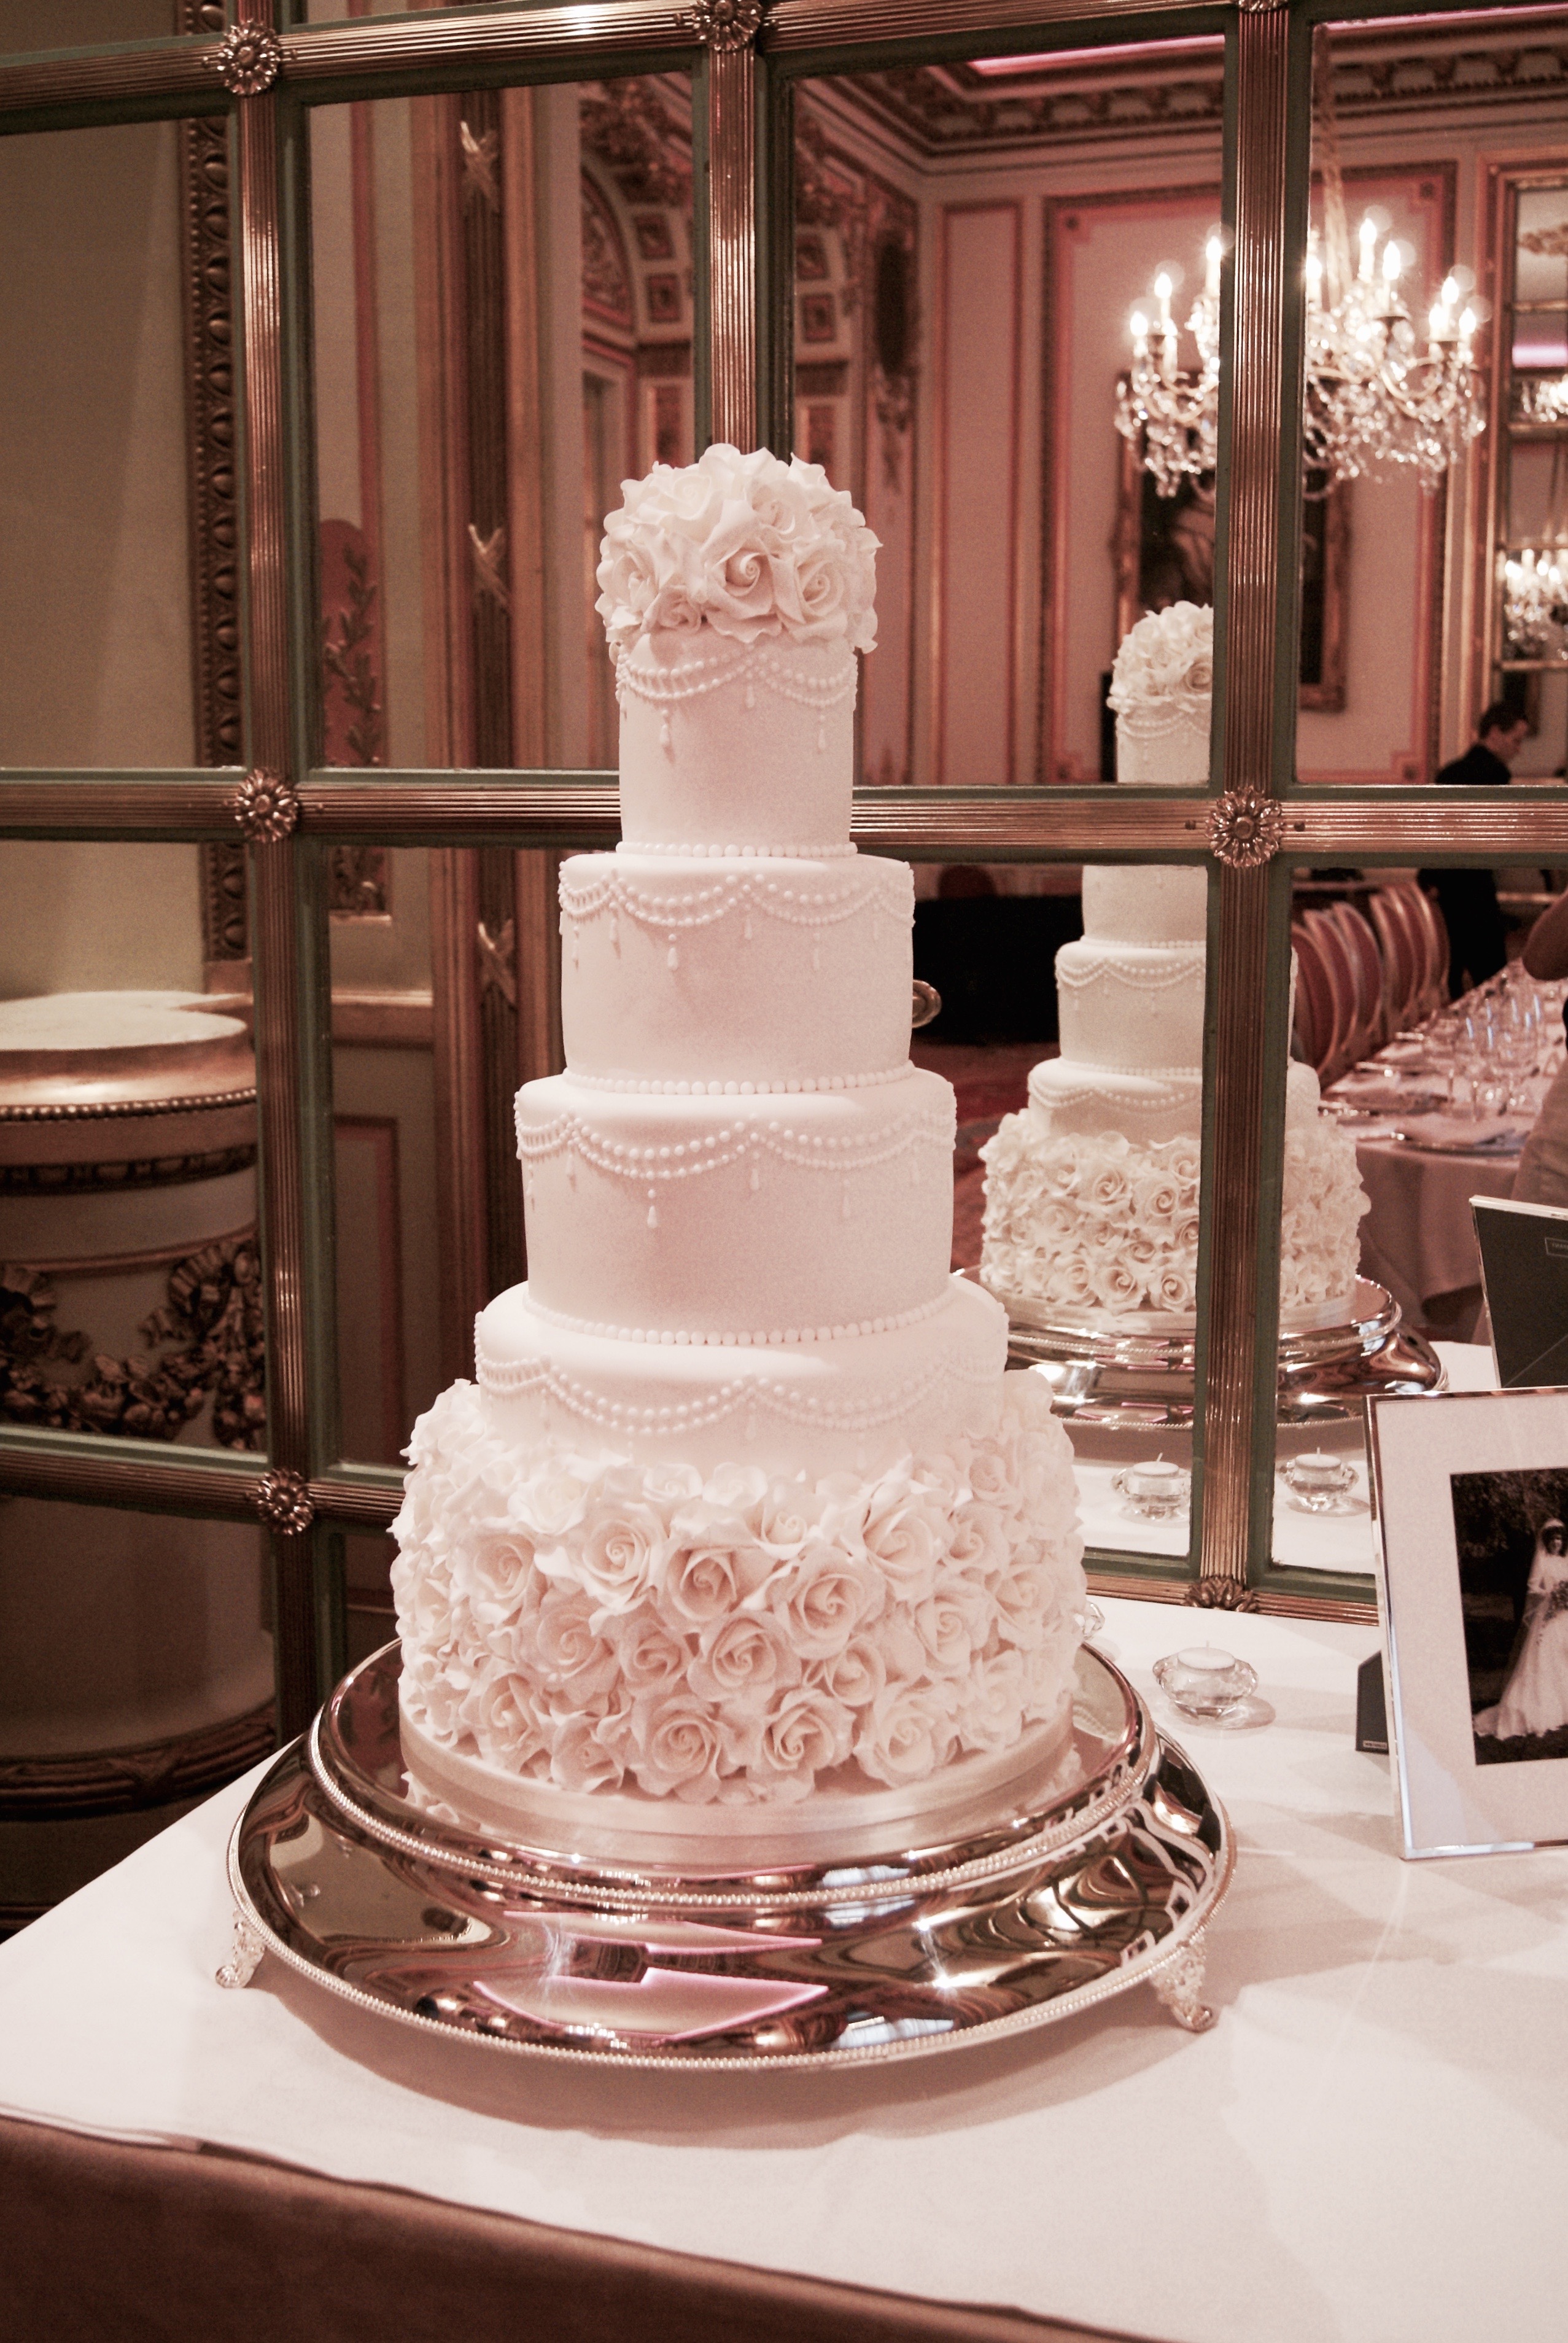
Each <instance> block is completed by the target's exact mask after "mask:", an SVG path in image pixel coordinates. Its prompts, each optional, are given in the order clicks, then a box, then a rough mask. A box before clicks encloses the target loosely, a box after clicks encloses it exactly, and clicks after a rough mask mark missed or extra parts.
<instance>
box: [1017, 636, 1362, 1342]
mask: <svg viewBox="0 0 1568 2343" xmlns="http://www.w3.org/2000/svg"><path fill="white" fill-rule="evenodd" d="M1212 659H1213V613H1212V611H1211V610H1209V609H1198V608H1194V607H1193V605H1192V604H1191V603H1190V602H1178V603H1177V604H1176V605H1175V607H1174V608H1172V609H1169V610H1162V611H1161V612H1160V614H1159V615H1158V617H1151V618H1141V619H1140V620H1139V622H1138V624H1137V626H1136V627H1134V628H1133V629H1132V631H1131V634H1130V635H1128V636H1127V638H1126V639H1125V640H1124V641H1123V643H1122V645H1121V649H1120V651H1119V652H1118V653H1117V658H1116V668H1115V672H1114V675H1113V678H1112V681H1111V705H1112V707H1113V708H1114V709H1115V710H1116V739H1117V774H1118V778H1119V779H1121V780H1123V781H1135V782H1140V783H1142V784H1145V785H1149V784H1163V785H1166V786H1169V787H1172V788H1174V787H1179V786H1181V785H1183V784H1186V785H1188V786H1191V785H1193V784H1196V783H1201V782H1202V781H1203V780H1205V779H1207V777H1208V770H1209V710H1210V696H1211V687H1212V675H1213V665H1212ZM1207 912H1208V885H1207V880H1206V879H1205V876H1204V873H1203V872H1202V871H1201V870H1187V869H1176V868H1168V867H1163V866H1161V867H1156V868H1150V867H1147V866H1143V867H1141V866H1136V865H1131V864H1127V865H1122V866H1121V867H1117V868H1096V867H1091V868H1089V869H1086V870H1085V871H1084V874H1083V927H1084V933H1083V937H1082V940H1081V941H1080V942H1078V943H1070V944H1064V945H1063V947H1062V949H1061V950H1060V952H1059V953H1058V955H1057V961H1056V981H1057V994H1058V1000H1059V1002H1060V1032H1061V1055H1060V1057H1059V1058H1050V1059H1047V1060H1046V1061H1044V1063H1043V1064H1040V1065H1038V1066H1036V1067H1035V1069H1034V1071H1032V1073H1031V1074H1030V1078H1029V1104H1028V1106H1027V1107H1026V1108H1025V1109H1024V1111H1023V1112H1022V1113H1021V1114H1010V1115H1008V1116H1006V1117H1005V1118H1004V1120H1003V1121H1002V1123H1001V1126H1000V1130H999V1131H998V1132H997V1134H996V1136H995V1138H994V1139H992V1140H991V1141H990V1142H989V1143H988V1145H987V1146H986V1147H985V1148H984V1149H983V1150H982V1153H983V1155H984V1157H985V1161H986V1211H985V1239H984V1246H983V1250H982V1252H981V1256H980V1273H981V1275H982V1277H983V1278H984V1279H985V1282H986V1283H987V1284H988V1285H989V1286H990V1287H991V1289H992V1290H993V1291H994V1292H999V1293H1003V1294H1007V1295H1010V1296H1012V1297H1015V1298H1016V1299H1017V1300H1018V1301H1020V1302H1024V1303H1026V1304H1028V1305H1030V1306H1032V1307H1033V1308H1035V1309H1037V1310H1041V1311H1046V1312H1049V1314H1050V1317H1051V1319H1052V1320H1053V1321H1054V1322H1058V1323H1061V1324H1065V1325H1069V1326H1072V1325H1084V1326H1089V1327H1099V1328H1109V1327H1110V1326H1111V1325H1112V1324H1114V1323H1121V1324H1126V1325H1131V1326H1133V1327H1137V1326H1140V1325H1141V1326H1144V1327H1147V1328H1149V1329H1150V1330H1151V1331H1153V1330H1154V1326H1155V1322H1156V1321H1158V1322H1161V1324H1160V1331H1161V1332H1164V1331H1171V1332H1176V1331H1178V1330H1179V1329H1180V1328H1181V1326H1182V1325H1183V1324H1184V1325H1185V1326H1189V1327H1190V1326H1191V1321H1192V1311H1193V1305H1194V1300H1195V1287H1196V1280H1197V1267H1198V1211H1199V1132H1200V1124H1201V1116H1202V1095H1203V981H1204V935H1205V928H1206V923H1207ZM1366 1208H1367V1207H1366V1197H1365V1194H1364V1192H1363V1191H1362V1185H1361V1182H1360V1180H1359V1178H1358V1177H1357V1173H1356V1166H1355V1150H1354V1148H1353V1146H1352V1143H1351V1141H1350V1140H1349V1138H1348V1136H1347V1135H1346V1134H1345V1133H1344V1132H1343V1131H1340V1130H1339V1129H1338V1128H1337V1127H1336V1126H1335V1125H1334V1124H1333V1123H1332V1122H1331V1121H1329V1120H1328V1119H1327V1118H1326V1117H1323V1116H1320V1114H1319V1112H1318V1083H1317V1077H1316V1075H1315V1074H1314V1073H1313V1072H1312V1069H1311V1067H1310V1066H1300V1065H1292V1067H1291V1069H1290V1071H1289V1077H1288V1081H1287V1087H1286V1094H1285V1172H1284V1212H1283V1219H1282V1229H1281V1270H1280V1304H1281V1310H1282V1313H1283V1314H1284V1316H1285V1320H1286V1322H1287V1324H1292V1325H1296V1326H1300V1325H1302V1324H1306V1323H1313V1324H1328V1323H1340V1322H1343V1321H1344V1320H1346V1319H1347V1318H1348V1317H1349V1315H1350V1303H1351V1299H1352V1293H1353V1290H1354V1286H1355V1279H1356V1262H1357V1252H1358V1241H1357V1224H1358V1222H1359V1221H1360V1218H1361V1215H1362V1212H1365V1210H1366Z"/></svg>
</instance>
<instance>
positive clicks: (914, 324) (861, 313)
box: [794, 40, 1223, 788]
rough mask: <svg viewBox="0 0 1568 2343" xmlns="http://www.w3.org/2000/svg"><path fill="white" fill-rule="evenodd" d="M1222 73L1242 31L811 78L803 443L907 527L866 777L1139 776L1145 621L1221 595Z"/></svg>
mask: <svg viewBox="0 0 1568 2343" xmlns="http://www.w3.org/2000/svg"><path fill="white" fill-rule="evenodd" d="M1222 85H1223V58H1222V53H1221V43H1220V42H1219V41H1217V40H1186V41H1176V42H1165V43H1159V44H1155V43H1151V44H1149V45H1141V46H1137V47H1118V48H1115V49H1109V50H1106V51H1103V52H1100V51H1080V52H1076V53H1075V52H1072V51H1070V50H1064V51H1061V52H1060V53H1056V54H1050V55H1036V56H1023V57H1007V58H998V57H987V56H985V55H980V56H976V57H973V58H970V59H968V60H965V61H962V62H960V63H955V64H951V65H929V66H918V67H912V68H909V69H900V70H898V71H896V72H887V73H881V74H866V75H837V76H834V77H832V78H830V79H821V80H811V81H808V82H805V83H803V84H802V85H801V88H800V93H799V99H798V102H797V108H796V127H795V141H796V143H795V283H794V360H795V377H794V387H795V410H794V434H795V446H796V448H797V451H798V452H799V453H800V454H802V455H805V456H808V457H809V458H811V459H812V460H813V461H816V462H819V463H821V464H822V465H824V466H825V467H826V468H827V470H828V472H829V477H830V478H832V479H833V481H834V482H835V484H836V485H838V486H839V487H842V488H849V490H850V491H851V492H852V494H853V495H854V497H855V498H856V501H857V502H858V503H859V504H860V505H861V506H862V508H863V509H864V510H865V512H866V514H867V517H868V518H869V521H870V523H871V526H872V527H873V528H875V530H876V532H877V534H878V536H879V538H881V540H882V552H881V554H880V556H879V561H878V615H879V633H878V648H877V650H876V653H875V655H874V656H873V657H871V658H870V659H868V660H867V661H866V663H865V672H864V682H863V692H862V715H861V723H860V762H861V775H862V779H863V780H864V781H865V782H866V783H868V784H874V783H888V784H895V785H897V784H904V785H908V784H911V783H913V784H916V785H919V784H921V783H933V784H940V785H944V786H948V787H955V786H957V787H986V788H994V787H997V786H999V785H1005V784H1008V783H1024V784H1030V785H1033V784H1038V783H1040V782H1051V781H1070V782H1083V781H1098V780H1106V781H1110V780H1112V779H1115V778H1116V776H1117V771H1118V766H1117V761H1116V729H1115V721H1114V710H1113V709H1112V708H1111V705H1110V703H1109V698H1108V694H1109V690H1110V684H1111V667H1112V663H1113V661H1114V659H1115V656H1116V651H1117V648H1118V646H1119V644H1120V643H1121V640H1122V639H1123V638H1124V637H1125V636H1126V635H1127V634H1128V633H1130V631H1131V628H1132V627H1133V626H1134V625H1135V624H1136V622H1137V621H1138V620H1139V618H1141V617H1143V616H1144V615H1145V614H1146V613H1149V612H1158V611H1161V610H1163V609H1165V608H1169V607H1170V606H1171V605H1172V604H1174V603H1177V602H1180V601H1187V602H1190V603H1191V604H1193V605H1194V606H1207V605H1209V604H1210V603H1211V601H1212V598H1213V568H1214V515H1215V496H1216V483H1215V471H1214V466H1215V435H1216V425H1217V417H1218V400H1219V351H1218V314H1219V292H1220V283H1221V267H1222V264H1223V237H1222V235H1221V229H1220V204H1221V151H1220V127H1221V107H1222V96H1223V86H1222ZM1122 777H1123V778H1124V779H1125V778H1129V775H1128V774H1127V773H1126V772H1125V771H1124V772H1123V776H1122ZM1145 777H1146V778H1152V779H1156V780H1158V779H1167V778H1168V779H1175V778H1187V779H1190V778H1191V776H1190V775H1183V776H1180V777H1178V776H1176V775H1174V774H1166V773H1154V774H1152V775H1151V776H1145Z"/></svg>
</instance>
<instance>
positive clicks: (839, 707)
mask: <svg viewBox="0 0 1568 2343" xmlns="http://www.w3.org/2000/svg"><path fill="white" fill-rule="evenodd" d="M856 677H857V671H856V666H855V655H854V653H853V651H851V650H850V649H849V645H848V643H847V642H846V641H845V640H843V639H842V638H840V639H839V640H838V641H835V642H825V643H797V642H791V641H790V640H789V639H787V638H784V639H780V638H767V637H764V638H761V639H759V640H757V641H755V642H752V643H749V644H748V643H743V642H737V641H736V640H735V639H733V638H732V637H729V636H726V635H718V634H715V633H713V632H712V631H711V630H710V629H709V628H702V629H701V631H700V632H699V633H696V634H668V633H658V634H653V635H646V636H643V637H641V638H639V639H638V641H637V642H636V643H635V644H634V645H633V647H632V648H631V649H628V650H627V651H624V652H623V653H622V655H621V658H620V660H619V663H618V669H617V676H616V688H617V694H618V699H619V701H620V827H621V837H622V840H623V841H624V842H625V844H626V845H627V846H628V847H629V848H633V849H642V850H648V849H652V850H664V851H666V852H668V853H676V854H691V853H693V852H696V853H699V854H709V855H711V854H714V853H720V854H750V855H770V856H797V855H805V856H809V857H810V858H811V859H813V860H821V859H823V858H824V857H825V856H832V855H835V854H838V855H848V854H849V853H850V852H851V851H852V850H851V848H850V845H849V816H850V802H851V794H852V790H853V785H854V763H855V685H856Z"/></svg>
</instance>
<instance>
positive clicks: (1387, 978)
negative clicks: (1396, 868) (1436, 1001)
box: [1367, 887, 1426, 1039]
mask: <svg viewBox="0 0 1568 2343" xmlns="http://www.w3.org/2000/svg"><path fill="white" fill-rule="evenodd" d="M1404 893H1405V890H1403V889H1402V888H1399V887H1380V888H1379V889H1378V890H1377V892H1376V893H1375V894H1373V895H1372V896H1369V898H1368V900H1367V910H1368V912H1369V914H1370V916H1371V919H1372V926H1373V928H1374V929H1375V930H1376V931H1377V939H1378V942H1379V943H1380V944H1381V946H1382V964H1383V999H1384V1002H1385V1004H1386V1016H1385V1023H1386V1026H1387V1033H1386V1034H1385V1037H1384V1038H1385V1039H1388V1038H1390V1037H1392V1035H1393V1034H1395V1033H1398V1032H1400V1031H1402V1029H1403V1028H1404V1027H1405V1026H1407V1025H1410V1024H1412V1022H1413V1021H1414V1019H1415V1016H1416V1003H1417V1001H1419V999H1420V997H1421V987H1422V977H1423V975H1424V973H1425V966H1426V962H1425V956H1424V949H1423V944H1422V938H1421V936H1420V935H1419V934H1418V933H1417V931H1416V928H1415V924H1414V922H1413V920H1412V919H1411V918H1410V916H1409V913H1408V910H1407V907H1406V904H1405V901H1404Z"/></svg>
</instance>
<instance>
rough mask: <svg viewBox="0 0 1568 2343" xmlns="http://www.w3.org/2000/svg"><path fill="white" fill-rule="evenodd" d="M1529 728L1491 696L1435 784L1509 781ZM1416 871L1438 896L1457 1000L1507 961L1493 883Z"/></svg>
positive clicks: (1478, 873)
mask: <svg viewBox="0 0 1568 2343" xmlns="http://www.w3.org/2000/svg"><path fill="white" fill-rule="evenodd" d="M1529 729H1530V726H1529V722H1528V720H1527V719H1525V718H1524V717H1523V716H1522V715H1521V714H1520V712H1519V710H1518V709H1517V708H1510V707H1509V706H1508V704H1507V702H1506V701H1505V700H1502V699H1494V700H1493V703H1492V705H1491V707H1490V708H1483V709H1482V711H1481V716H1480V719H1479V721H1478V722H1477V724H1476V727H1475V739H1474V741H1473V744H1472V745H1471V747H1470V748H1468V749H1466V750H1465V752H1464V754H1463V756H1462V757H1455V758H1454V759H1453V761H1452V764H1449V765H1444V766H1443V768H1442V770H1441V772H1440V773H1439V774H1438V777H1437V778H1438V781H1439V784H1440V785H1446V786H1447V787H1448V788H1450V789H1495V788H1496V787H1497V786H1498V785H1499V784H1500V783H1503V782H1506V781H1508V780H1510V779H1512V778H1513V775H1512V767H1513V759H1515V757H1517V756H1518V754H1519V751H1520V749H1521V748H1522V747H1523V742H1524V736H1525V734H1526V733H1527V732H1528V731H1529ZM1419 875H1420V879H1421V883H1422V886H1423V887H1424V888H1426V889H1427V890H1428V891H1429V893H1432V894H1434V895H1435V896H1436V897H1437V907H1438V909H1439V910H1440V911H1441V912H1442V918H1443V924H1444V926H1445V927H1446V928H1447V930H1448V997H1449V999H1450V1000H1451V1001H1457V1000H1458V999H1459V996H1460V994H1461V993H1462V992H1463V991H1464V990H1465V989H1466V987H1467V985H1472V984H1484V983H1485V981H1486V980H1487V978H1488V977H1489V976H1495V975H1496V973H1497V971H1498V970H1499V969H1500V968H1501V967H1502V966H1503V963H1504V961H1505V960H1507V957H1508V948H1507V942H1506V935H1507V930H1505V928H1504V927H1503V913H1502V911H1501V910H1499V909H1498V903H1497V881H1496V880H1495V879H1493V875H1492V873H1491V871H1490V870H1422V872H1421V873H1420V874H1419Z"/></svg>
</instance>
